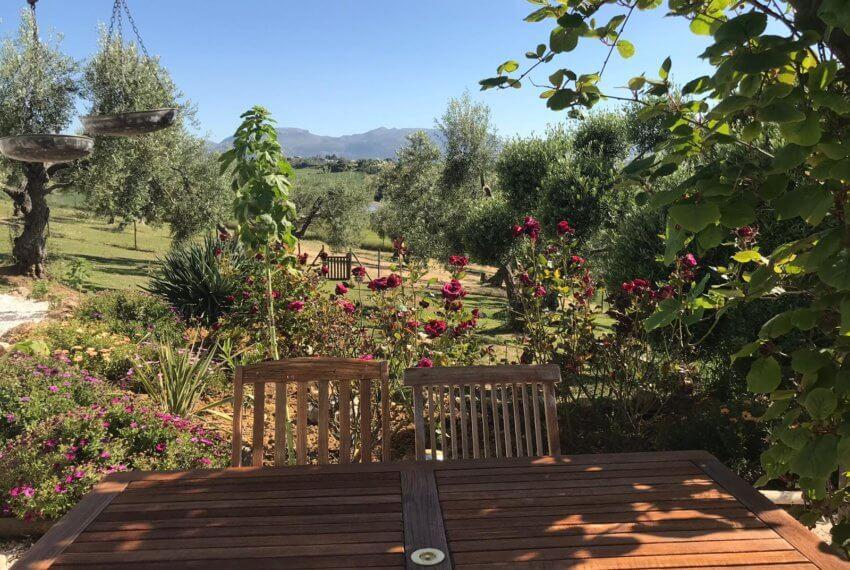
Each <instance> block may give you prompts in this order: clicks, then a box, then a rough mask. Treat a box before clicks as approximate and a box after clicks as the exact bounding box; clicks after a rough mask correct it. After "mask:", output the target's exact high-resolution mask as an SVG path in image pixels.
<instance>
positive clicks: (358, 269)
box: [351, 265, 366, 281]
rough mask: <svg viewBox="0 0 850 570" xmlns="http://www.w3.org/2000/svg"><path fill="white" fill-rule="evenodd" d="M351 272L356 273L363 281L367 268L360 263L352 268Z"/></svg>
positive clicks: (358, 278) (359, 279)
mask: <svg viewBox="0 0 850 570" xmlns="http://www.w3.org/2000/svg"><path fill="white" fill-rule="evenodd" d="M351 274H352V275H354V277H355V278H356V279H357V280H358V281H361V280H362V279H363V278H364V277H366V268H365V267H363V266H362V265H358V266H357V267H355V268H354V269H352V270H351Z"/></svg>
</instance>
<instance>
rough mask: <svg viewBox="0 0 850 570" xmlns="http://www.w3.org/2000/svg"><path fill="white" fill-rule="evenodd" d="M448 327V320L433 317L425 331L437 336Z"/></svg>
mask: <svg viewBox="0 0 850 570" xmlns="http://www.w3.org/2000/svg"><path fill="white" fill-rule="evenodd" d="M447 328H448V325H447V324H446V321H441V320H439V319H432V320H430V321H428V322H427V323H426V324H425V333H426V334H427V335H428V336H429V337H431V338H437V337H439V336H440V335H442V334H443V333H444V332H446V329H447Z"/></svg>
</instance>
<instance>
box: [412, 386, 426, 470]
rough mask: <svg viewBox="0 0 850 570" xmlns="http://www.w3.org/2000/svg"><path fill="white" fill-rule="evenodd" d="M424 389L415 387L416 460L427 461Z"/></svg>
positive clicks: (414, 428)
mask: <svg viewBox="0 0 850 570" xmlns="http://www.w3.org/2000/svg"><path fill="white" fill-rule="evenodd" d="M424 405H425V404H424V401H423V398H422V387H421V386H414V387H413V430H414V438H415V440H416V459H418V460H420V461H421V460H423V459H425V413H424V409H423V408H424Z"/></svg>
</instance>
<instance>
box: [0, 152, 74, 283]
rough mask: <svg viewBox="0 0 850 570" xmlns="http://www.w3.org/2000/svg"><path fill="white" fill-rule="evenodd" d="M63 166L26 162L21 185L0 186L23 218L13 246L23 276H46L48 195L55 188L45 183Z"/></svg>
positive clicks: (13, 253)
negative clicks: (19, 232) (22, 224)
mask: <svg viewBox="0 0 850 570" xmlns="http://www.w3.org/2000/svg"><path fill="white" fill-rule="evenodd" d="M63 168H65V165H58V164H57V165H53V166H50V167H46V166H45V165H43V164H25V165H23V171H24V180H23V182H22V183H21V185H20V186H18V187H17V188H11V187H3V191H4V192H6V194H7V195H8V196H9V197H10V198H11V199H12V201H13V202H14V206H15V213H16V214H17V215H19V216H21V217H22V218H23V221H24V229H23V232H21V234H20V235H19V236H18V237H16V238H15V240H14V244H13V246H12V256H13V257H14V258H15V264H16V267H17V269H18V272H19V273H20V274H22V275H29V276H30V277H35V278H37V279H41V278H44V277H46V276H47V269H46V261H47V225H48V222H49V221H50V208H49V207H48V206H47V195H48V194H50V192H51V191H52V190H53V189H54V188H56V187H57V185H56V184H53V185H48V183H49V182H50V177H51V175H52V174H54V173H55V172H57V171H59V170H61V169H63Z"/></svg>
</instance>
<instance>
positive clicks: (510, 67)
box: [496, 60, 519, 75]
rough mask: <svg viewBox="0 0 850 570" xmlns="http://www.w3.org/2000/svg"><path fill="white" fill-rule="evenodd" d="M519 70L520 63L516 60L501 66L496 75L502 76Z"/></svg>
mask: <svg viewBox="0 0 850 570" xmlns="http://www.w3.org/2000/svg"><path fill="white" fill-rule="evenodd" d="M517 69H519V63H517V62H515V61H514V60H509V61H506V62H505V63H503V64H502V65H500V66H499V67H498V69H497V70H496V73H498V74H499V75H502V74H503V73H513V72H514V71H516V70H517Z"/></svg>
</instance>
